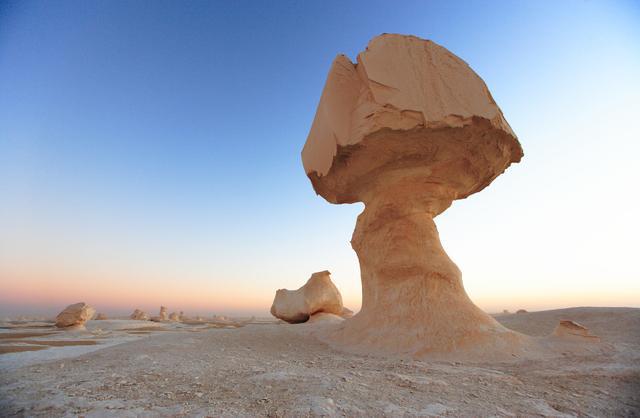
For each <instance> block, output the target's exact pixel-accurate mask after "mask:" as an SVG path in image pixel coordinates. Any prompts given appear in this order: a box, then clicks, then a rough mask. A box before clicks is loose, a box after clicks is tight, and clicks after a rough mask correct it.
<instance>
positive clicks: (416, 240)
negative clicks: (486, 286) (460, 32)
mask: <svg viewBox="0 0 640 418" xmlns="http://www.w3.org/2000/svg"><path fill="white" fill-rule="evenodd" d="M522 156H523V153H522V148H521V146H520V143H519V142H518V140H517V138H516V136H515V134H514V133H513V131H512V130H511V128H510V127H509V124H508V123H507V121H506V120H505V118H504V117H503V115H502V112H501V111H500V108H499V107H498V106H497V105H496V103H495V101H494V100H493V98H492V97H491V94H490V93H489V90H488V89H487V86H486V85H485V83H484V82H483V81H482V79H481V78H480V77H479V76H478V75H477V74H476V73H475V72H474V71H473V70H472V69H471V68H470V67H469V65H467V64H466V63H465V62H464V61H462V60H461V59H460V58H458V57H456V56H455V55H453V54H452V53H451V52H449V51H448V50H446V49H445V48H443V47H441V46H440V45H437V44H436V43H434V42H431V41H427V40H423V39H420V38H417V37H413V36H403V35H391V34H384V35H381V36H378V37H376V38H374V39H373V40H371V42H370V43H369V45H368V47H367V49H366V50H365V51H364V52H361V53H360V54H359V55H358V58H357V63H356V64H354V63H352V62H351V61H350V60H349V59H348V58H347V57H345V56H344V55H338V56H337V57H336V59H335V60H334V62H333V65H332V67H331V70H330V72H329V75H328V77H327V81H326V84H325V87H324V91H323V92H322V97H321V99H320V103H319V105H318V109H317V113H316V116H315V119H314V121H313V124H312V127H311V131H310V132H309V136H308V138H307V141H306V143H305V145H304V149H303V150H302V161H303V165H304V168H305V171H306V173H307V176H308V177H309V179H310V180H311V183H312V185H313V188H314V189H315V191H316V193H318V194H319V195H321V196H322V197H323V198H325V199H326V200H328V201H329V202H331V203H354V202H363V203H364V204H365V209H364V211H363V212H362V213H361V214H360V215H359V217H358V220H357V223H356V228H355V231H354V233H353V238H352V240H351V245H352V246H353V249H354V250H355V251H356V253H357V255H358V258H359V260H360V269H361V276H362V287H363V294H362V309H361V310H360V312H359V313H358V314H357V315H355V316H354V317H353V318H351V319H347V320H346V321H345V322H344V324H343V325H342V326H341V327H340V329H339V330H337V331H336V332H335V333H333V334H332V335H331V336H329V337H328V338H329V339H330V340H331V341H332V342H334V343H336V344H338V345H342V346H343V347H344V348H347V349H352V350H353V351H364V352H374V351H377V352H380V353H392V354H403V355H413V356H416V357H420V356H426V355H428V354H430V353H451V352H454V351H455V352H461V351H464V350H466V349H469V350H476V351H477V350H481V351H482V349H481V348H479V347H480V346H481V345H483V344H484V345H485V346H486V344H491V345H492V346H495V347H496V350H499V351H501V352H502V353H505V354H507V355H509V354H513V353H514V352H515V351H517V350H518V347H520V346H521V345H522V344H521V342H522V340H523V339H524V338H525V337H524V336H522V335H521V334H517V333H514V332H511V331H509V330H507V329H506V328H504V327H503V326H501V325H500V324H499V323H498V322H496V321H495V320H494V319H493V318H492V317H490V316H489V315H487V314H486V313H485V312H483V311H481V310H480V309H479V308H478V307H476V306H475V305H474V304H473V303H472V302H471V300H470V299H469V297H468V296H467V294H466V292H465V290H464V287H463V285H462V279H461V273H460V270H459V269H458V267H457V266H456V265H455V264H454V263H453V262H452V261H451V260H450V259H449V257H448V256H447V254H446V253H445V251H444V249H443V248H442V245H441V243H440V238H439V236H438V230H437V229H436V225H435V223H434V222H433V218H434V217H435V216H437V215H439V214H440V213H442V212H443V211H444V210H446V209H447V208H448V207H449V206H450V205H451V203H452V201H453V200H456V199H463V198H466V197H467V196H469V195H471V194H473V193H476V192H479V191H480V190H482V189H484V188H485V187H487V186H488V185H489V184H490V183H491V182H492V181H493V180H494V179H495V178H496V177H497V176H499V175H500V174H501V173H502V172H504V171H505V169H506V168H507V167H509V165H510V164H511V163H514V162H518V161H520V159H521V158H522ZM497 347H499V348H497ZM488 351H492V350H491V349H489V350H485V351H482V352H483V353H485V352H488Z"/></svg>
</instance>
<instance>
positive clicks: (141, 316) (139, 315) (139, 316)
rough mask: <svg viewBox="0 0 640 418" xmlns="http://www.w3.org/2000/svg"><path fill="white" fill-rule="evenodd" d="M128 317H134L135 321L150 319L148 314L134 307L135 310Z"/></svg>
mask: <svg viewBox="0 0 640 418" xmlns="http://www.w3.org/2000/svg"><path fill="white" fill-rule="evenodd" d="M129 318H131V319H135V320H136V321H148V320H149V319H150V318H149V314H148V313H146V312H144V311H141V310H140V309H136V310H135V311H133V313H132V314H131V316H129Z"/></svg>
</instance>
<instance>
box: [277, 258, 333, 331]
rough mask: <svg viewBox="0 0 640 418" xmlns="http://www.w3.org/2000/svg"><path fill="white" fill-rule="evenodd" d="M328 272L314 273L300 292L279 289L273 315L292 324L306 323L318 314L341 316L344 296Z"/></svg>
mask: <svg viewBox="0 0 640 418" xmlns="http://www.w3.org/2000/svg"><path fill="white" fill-rule="evenodd" d="M330 275H331V273H329V272H328V271H326V270H325V271H319V272H317V273H313V274H312V275H311V278H310V279H309V280H307V283H305V285H304V286H302V287H301V288H300V289H298V290H287V289H279V290H278V291H277V292H276V297H275V298H274V299H273V305H271V315H273V316H275V317H276V318H279V319H282V320H283V321H287V322H289V323H291V324H296V323H300V322H306V321H307V320H308V319H309V317H310V316H311V315H313V314H315V313H318V312H324V313H330V314H335V315H341V314H342V312H343V306H342V295H340V291H339V290H338V288H337V287H336V286H335V285H334V284H333V282H332V281H331V277H330Z"/></svg>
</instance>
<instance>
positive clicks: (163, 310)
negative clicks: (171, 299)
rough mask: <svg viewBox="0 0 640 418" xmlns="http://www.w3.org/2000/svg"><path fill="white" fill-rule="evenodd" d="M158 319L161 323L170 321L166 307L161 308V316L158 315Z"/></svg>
mask: <svg viewBox="0 0 640 418" xmlns="http://www.w3.org/2000/svg"><path fill="white" fill-rule="evenodd" d="M158 319H159V320H160V321H168V320H169V312H168V311H167V307H166V306H161V307H160V314H159V315H158Z"/></svg>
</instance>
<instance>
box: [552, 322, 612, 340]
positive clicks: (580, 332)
mask: <svg viewBox="0 0 640 418" xmlns="http://www.w3.org/2000/svg"><path fill="white" fill-rule="evenodd" d="M551 335H552V336H554V337H561V338H570V339H573V340H580V341H590V342H599V341H600V337H598V336H596V335H592V334H591V333H590V332H589V329H588V328H587V327H585V326H583V325H580V324H578V323H577V322H573V321H570V320H567V319H563V320H561V321H560V322H559V323H558V325H557V326H556V329H555V330H553V333H552V334H551Z"/></svg>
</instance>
